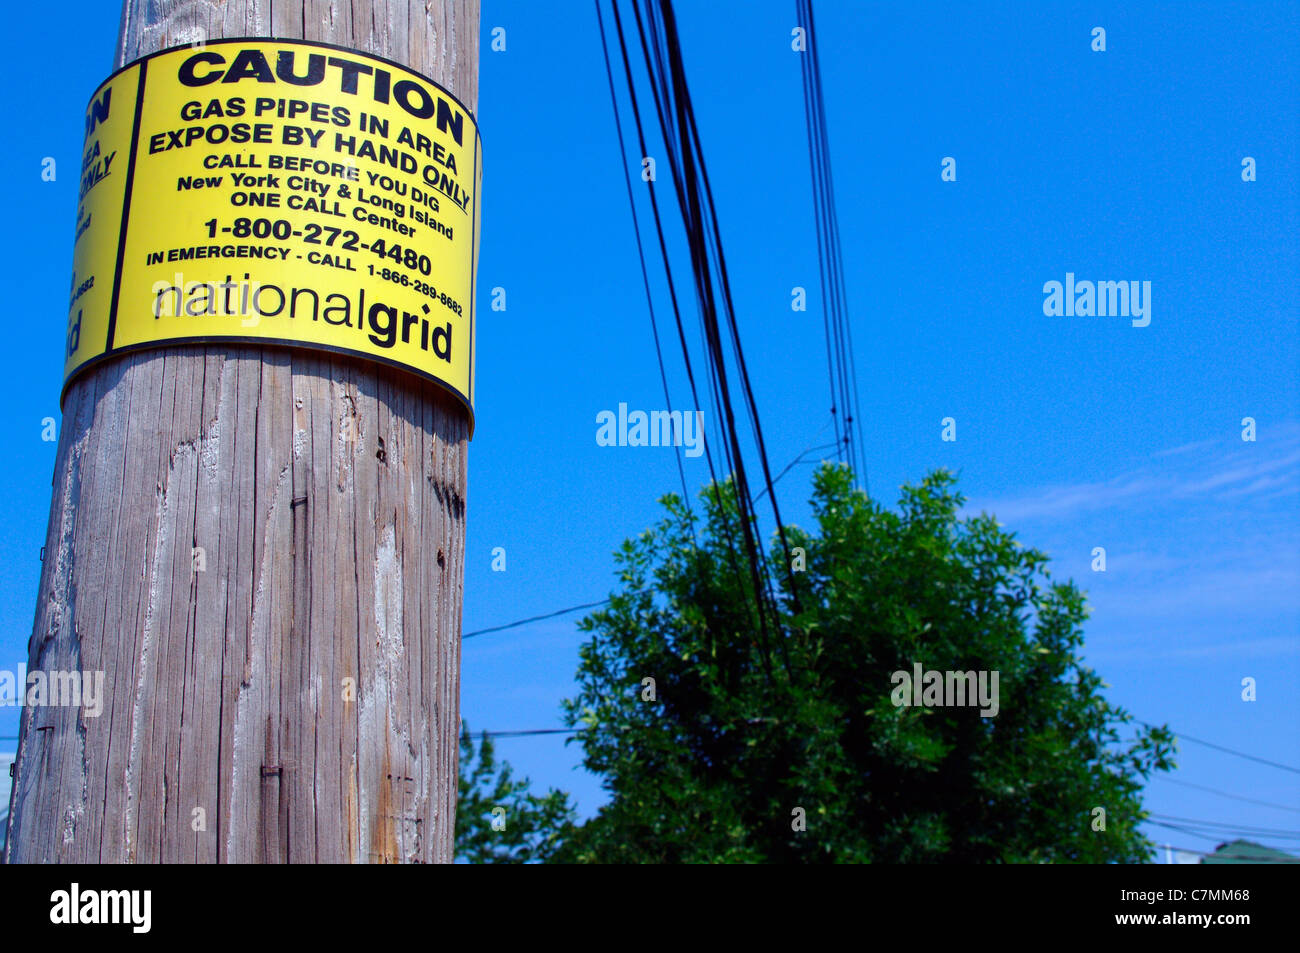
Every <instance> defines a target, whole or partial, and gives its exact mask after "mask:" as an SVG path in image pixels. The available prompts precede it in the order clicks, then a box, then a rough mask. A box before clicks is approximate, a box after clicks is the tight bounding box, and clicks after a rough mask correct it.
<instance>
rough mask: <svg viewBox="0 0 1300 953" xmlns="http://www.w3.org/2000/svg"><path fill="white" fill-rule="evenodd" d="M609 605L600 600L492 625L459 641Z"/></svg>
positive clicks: (605, 600)
mask: <svg viewBox="0 0 1300 953" xmlns="http://www.w3.org/2000/svg"><path fill="white" fill-rule="evenodd" d="M608 603H609V600H608V599H601V600H600V601H599V602H585V603H583V604H582V605H580V606H569V607H568V608H566V609H556V610H555V611H554V612H548V613H546V614H545V615H534V616H529V617H528V618H527V619H519V620H518V621H516V622H507V623H506V624H505V625H494V626H491V627H490V628H486V629H475V630H474V631H473V632H466V633H465V634H464V635H462V636H461V637H460V638H461V641H462V642H463V641H464V640H465V639H472V638H474V636H476V635H487V634H488V633H489V632H504V631H505V630H506V629H517V628H519V626H521V625H527V624H528V623H530V622H541V621H542V620H544V619H554V618H555V617H556V616H559V615H567V614H569V613H570V612H577V611H578V610H579V609H594V608H596V607H597V606H603V605H606V604H608Z"/></svg>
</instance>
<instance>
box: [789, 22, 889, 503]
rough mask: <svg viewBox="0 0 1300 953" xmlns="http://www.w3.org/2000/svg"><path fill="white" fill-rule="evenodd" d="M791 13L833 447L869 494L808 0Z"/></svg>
mask: <svg viewBox="0 0 1300 953" xmlns="http://www.w3.org/2000/svg"><path fill="white" fill-rule="evenodd" d="M795 17H796V22H798V23H801V24H803V25H804V27H805V38H806V40H807V43H806V46H805V49H804V51H803V55H802V56H801V57H800V58H799V69H800V73H801V74H802V77H803V95H804V111H805V116H806V120H807V122H806V125H807V131H808V158H809V168H810V170H811V172H812V194H813V213H814V214H813V217H814V220H815V223H816V230H817V267H818V275H819V277H820V280H821V293H822V297H821V305H822V325H823V328H824V330H825V334H826V363H827V374H828V376H829V378H830V390H831V417H832V419H834V420H835V421H836V440H837V441H842V445H841V446H839V448H838V451H839V457H840V459H841V460H843V459H844V458H845V457H847V458H848V464H849V466H850V467H851V468H852V469H853V473H854V479H855V481H856V480H858V479H861V480H862V481H863V486H864V489H865V490H866V492H867V493H868V495H870V487H869V485H868V483H867V479H866V448H865V447H864V446H863V440H862V421H861V413H860V410H859V398H858V372H857V364H856V360H855V357H854V352H853V328H852V325H851V323H850V321H849V313H848V292H847V289H846V287H845V282H844V254H843V251H842V249H841V246H840V225H839V215H838V213H837V212H836V206H835V179H834V175H833V174H832V171H831V157H830V137H829V135H828V134H827V124H826V102H825V96H824V94H823V92H822V79H821V60H820V55H819V51H818V47H819V42H818V41H819V39H820V38H819V36H818V35H817V30H816V25H815V23H814V19H813V9H812V0H796V2H795ZM837 412H843V415H844V416H843V421H842V423H841V421H840V420H839V418H838V417H837V416H836V415H837ZM855 422H856V424H857V426H856V428H855V426H854V424H855ZM855 430H856V434H855Z"/></svg>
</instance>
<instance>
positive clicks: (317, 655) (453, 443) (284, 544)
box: [7, 0, 479, 863]
mask: <svg viewBox="0 0 1300 953" xmlns="http://www.w3.org/2000/svg"><path fill="white" fill-rule="evenodd" d="M478 35H479V12H478V0H349V2H341V0H274V2H273V0H126V2H125V3H124V8H123V13H122V23H121V36H120V40H119V43H118V52H117V65H118V66H121V65H124V64H127V63H130V62H132V61H134V60H136V59H137V58H139V57H141V56H144V55H146V54H149V53H151V52H154V51H156V50H159V49H165V48H168V47H173V46H177V45H182V44H189V43H193V42H196V41H205V40H207V41H211V40H216V39H219V38H222V37H276V38H298V39H307V40H314V41H320V42H325V43H331V44H336V45H338V46H341V47H347V48H351V49H356V50H359V51H362V52H365V53H371V54H374V55H377V56H382V57H385V58H387V59H390V60H393V61H396V62H398V63H401V64H404V65H406V66H408V67H409V68H410V69H412V70H415V71H417V72H419V73H422V74H424V75H425V76H428V77H429V78H430V79H432V80H434V81H435V82H437V83H438V84H440V85H441V86H443V87H445V88H446V89H447V90H449V91H450V92H451V93H453V94H454V95H455V96H457V97H458V98H459V99H460V100H461V101H462V102H463V103H465V104H467V105H468V107H469V108H470V109H474V108H475V107H476V103H477V93H478V89H477V76H478ZM468 431H469V422H468V417H467V414H466V411H465V409H464V407H463V406H462V405H461V404H459V403H458V402H457V401H456V400H455V399H453V398H452V397H451V396H449V395H448V394H447V393H446V392H445V391H444V390H442V389H440V388H439V387H437V386H436V385H434V384H432V383H426V382H424V381H422V380H421V379H419V378H417V377H414V376H412V375H410V374H407V373H404V372H403V371H401V370H398V369H391V368H387V367H384V366H381V365H379V364H375V363H370V362H368V361H364V360H361V359H354V358H350V357H344V356H332V355H330V354H326V353H321V352H313V351H309V350H300V349H296V348H287V347H272V346H266V347H260V346H256V345H248V344H230V345H217V344H204V345H194V346H166V347H160V348H156V349H151V350H142V351H135V352H132V353H129V354H126V355H124V356H121V357H118V358H116V359H114V360H109V361H107V362H106V363H102V364H99V365H98V366H96V367H94V368H92V369H90V370H88V371H86V372H84V373H82V374H81V375H80V376H79V377H77V378H76V380H75V381H74V383H73V384H72V386H71V388H70V389H69V391H68V393H67V396H66V400H65V402H64V406H63V426H62V433H61V434H60V436H59V444H58V456H57V462H56V464H55V472H54V481H53V484H54V492H53V501H52V503H51V507H50V521H49V529H48V533H47V536H46V547H45V556H44V560H45V561H44V566H43V569H42V573H41V585H40V593H39V596H38V602H37V608H36V620H35V626H34V629H33V634H32V638H31V642H30V645H29V659H30V660H29V668H30V669H47V670H48V669H60V670H76V671H103V672H104V673H105V678H104V700H103V711H102V713H101V714H100V715H99V716H98V717H87V715H86V712H85V711H84V709H77V708H60V707H44V708H40V707H27V708H24V709H23V713H22V719H21V729H20V730H21V736H20V743H19V751H18V760H17V773H16V776H15V778H14V782H13V784H14V793H13V800H12V818H11V828H10V836H9V846H8V857H7V859H8V860H9V861H11V862H56V861H57V862H73V863H85V862H90V863H96V862H98V863H115V862H158V861H160V862H200V863H212V862H286V861H296V862H421V861H423V862H429V861H434V862H448V861H450V860H451V858H452V848H453V831H454V826H455V825H454V818H455V809H456V779H457V738H458V734H459V731H460V711H459V691H460V632H461V596H462V586H463V578H464V544H465V499H466V450H467V438H468ZM349 686H352V689H351V692H349Z"/></svg>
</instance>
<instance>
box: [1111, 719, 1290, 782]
mask: <svg viewBox="0 0 1300 953" xmlns="http://www.w3.org/2000/svg"><path fill="white" fill-rule="evenodd" d="M1137 723H1138V724H1139V725H1144V726H1146V727H1147V728H1157V727H1159V726H1158V725H1153V724H1151V723H1150V722H1147V721H1142V720H1141V719H1140V718H1139V719H1137ZM1174 734H1175V735H1176V736H1178V737H1179V738H1182V739H1183V740H1185V741H1190V742H1192V743H1193V744H1198V745H1204V746H1205V747H1207V748H1213V749H1215V750H1216V751H1223V752H1225V753H1227V754H1232V755H1236V756H1237V757H1238V758H1245V759H1247V760H1248V761H1257V762H1259V763H1260V764H1266V765H1268V766H1269V767H1270V768H1280V769H1281V770H1283V771H1290V772H1291V773H1292V774H1300V768H1296V767H1292V766H1291V765H1289V764H1281V763H1280V762H1277V761H1269V760H1268V759H1267V758H1259V757H1256V756H1255V755H1253V754H1246V752H1244V751H1238V750H1237V749H1235V748H1228V747H1225V746H1224V745H1217V744H1215V743H1214V742H1213V741H1203V740H1201V739H1200V738H1193V737H1192V736H1191V735H1185V734H1183V733H1182V732H1181V731H1178V730H1176V729H1175V730H1174Z"/></svg>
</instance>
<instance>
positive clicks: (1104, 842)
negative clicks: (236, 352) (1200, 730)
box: [553, 466, 1172, 863]
mask: <svg viewBox="0 0 1300 953" xmlns="http://www.w3.org/2000/svg"><path fill="white" fill-rule="evenodd" d="M955 483H956V480H955V477H954V476H953V475H952V474H950V473H948V472H947V471H942V470H941V471H938V472H935V473H933V474H931V475H930V476H928V477H927V478H926V479H924V480H923V481H922V482H921V483H920V484H919V485H916V486H907V487H904V488H903V489H902V494H901V499H900V501H899V506H898V508H897V510H896V511H895V510H891V509H888V508H885V507H883V506H880V505H878V504H876V503H874V502H873V501H869V500H868V499H867V498H866V496H865V495H864V494H863V493H861V492H860V491H857V490H854V489H853V485H852V475H851V473H850V472H849V471H848V470H847V469H846V468H843V467H837V466H824V467H822V468H821V469H820V470H819V472H818V473H817V475H816V477H815V480H814V493H813V498H812V505H813V511H814V516H815V520H816V524H817V532H816V533H815V534H813V533H809V532H805V531H803V530H800V529H798V528H796V527H788V528H787V531H786V536H787V541H788V544H789V546H790V548H791V551H790V552H785V551H782V550H780V549H779V548H776V547H775V546H774V548H773V549H772V551H771V553H770V557H769V567H770V569H769V573H770V581H771V586H772V588H773V590H774V592H775V602H776V606H775V612H776V614H777V616H778V618H777V620H776V623H775V625H774V626H769V627H768V629H767V632H768V634H767V635H766V636H765V635H764V631H763V629H762V628H761V627H760V626H759V625H758V623H757V616H756V609H755V608H754V607H755V605H756V599H755V594H754V591H753V586H752V583H751V575H750V573H749V572H748V570H747V569H746V568H745V567H744V564H743V562H742V561H741V560H743V554H742V553H740V552H738V551H737V550H738V546H739V544H738V543H736V542H735V541H736V540H738V539H739V538H740V534H739V529H740V524H739V519H740V517H739V516H738V513H737V508H736V505H735V491H734V487H733V486H732V484H731V483H730V482H726V483H723V484H721V485H719V486H713V487H709V488H706V490H705V491H704V492H703V493H702V494H701V497H700V499H701V503H702V505H703V514H702V515H701V516H696V517H694V518H693V517H692V516H690V515H689V514H688V511H687V509H686V508H685V507H684V505H683V503H682V501H681V500H680V499H679V498H677V497H675V496H668V497H665V498H664V499H663V500H662V503H663V504H664V506H665V507H666V510H667V516H666V517H665V518H664V519H663V520H662V521H661V522H660V523H659V524H658V525H657V526H656V527H655V528H654V529H652V530H647V531H646V532H644V533H642V534H641V535H640V536H639V537H637V538H636V539H632V540H628V541H627V542H625V543H624V545H623V546H622V548H621V549H620V550H619V551H618V552H617V553H616V561H617V563H618V566H619V580H620V583H621V587H622V588H621V591H619V592H617V593H616V594H615V595H614V596H613V597H612V599H611V601H610V603H609V605H608V607H607V608H605V609H602V610H600V611H597V612H595V613H593V614H592V615H590V616H589V617H587V618H586V619H584V620H583V622H582V623H581V627H582V628H583V629H584V631H586V632H589V633H590V640H589V641H588V642H587V643H586V644H585V645H584V646H583V648H582V650H581V662H580V667H579V671H578V685H579V691H578V694H577V696H576V697H575V698H573V699H571V700H569V701H567V702H565V704H564V707H565V717H566V719H567V723H568V724H569V725H570V726H571V727H578V728H583V729H586V730H585V731H583V733H582V734H581V736H580V737H581V743H582V745H583V747H584V752H585V757H584V762H585V764H586V766H587V768H588V769H589V770H591V771H593V772H594V773H596V774H597V775H599V776H601V777H602V779H603V783H604V786H605V788H606V790H607V791H608V793H609V795H610V801H609V803H608V804H607V805H606V806H604V807H603V808H601V810H600V811H599V812H598V814H597V815H595V816H594V817H593V818H591V819H590V820H588V821H587V822H586V823H585V824H583V825H582V826H581V827H578V828H574V829H572V830H570V831H569V832H568V834H567V836H565V837H564V838H563V840H564V844H563V847H562V848H561V849H560V850H558V851H556V852H555V854H554V855H553V859H556V860H561V861H586V862H669V863H675V862H719V861H723V862H725V861H747V862H816V861H828V862H866V861H871V862H879V863H896V862H956V863H971V862H1127V863H1131V862H1140V861H1145V860H1148V859H1149V857H1150V853H1151V849H1152V845H1151V843H1150V842H1149V841H1148V840H1147V839H1146V838H1145V837H1143V835H1142V834H1141V833H1140V831H1139V830H1138V823H1139V822H1140V821H1141V819H1142V818H1143V817H1144V816H1145V815H1144V814H1143V811H1142V803H1141V789H1142V784H1143V782H1144V780H1145V779H1146V778H1147V777H1148V776H1149V775H1150V773H1151V772H1152V771H1155V770H1168V769H1169V768H1170V767H1172V763H1171V761H1170V758H1171V754H1172V736H1171V734H1170V732H1169V731H1168V730H1167V728H1163V727H1162V728H1156V729H1150V730H1137V729H1136V727H1135V726H1134V725H1133V723H1132V717H1131V716H1130V715H1129V714H1128V713H1127V712H1125V711H1124V710H1123V709H1121V708H1119V707H1117V706H1115V705H1112V704H1110V703H1108V702H1107V701H1106V700H1105V698H1104V697H1103V696H1102V689H1103V688H1104V687H1105V686H1104V685H1103V683H1102V681H1101V679H1100V678H1099V677H1098V676H1097V674H1096V673H1095V672H1094V671H1092V670H1091V669H1090V668H1088V667H1086V666H1084V665H1083V664H1082V662H1081V660H1080V655H1079V653H1080V650H1081V646H1082V641H1083V634H1082V626H1083V622H1084V619H1085V618H1086V616H1087V614H1088V609H1087V608H1086V605H1085V600H1084V596H1083V594H1082V593H1081V592H1080V591H1079V589H1077V588H1076V587H1075V586H1074V585H1073V583H1071V582H1059V581H1054V580H1053V579H1052V577H1051V575H1050V573H1049V571H1048V557H1047V556H1046V555H1045V554H1044V553H1042V552H1039V551H1038V550H1035V549H1030V548H1025V547H1023V546H1022V545H1021V544H1020V543H1019V542H1018V541H1017V540H1016V539H1015V537H1014V535H1013V534H1011V533H1008V532H1004V531H1003V530H1002V529H1001V528H1000V527H999V525H998V524H997V522H996V521H995V520H994V519H993V518H992V517H991V516H988V515H978V516H965V515H962V513H961V509H962V505H963V503H964V500H963V498H962V497H961V496H960V495H959V494H958V493H957V492H956V490H955ZM697 536H698V537H699V538H698V540H697V538H696V537H697ZM733 545H734V546H735V547H736V549H733ZM800 550H801V551H802V554H803V558H804V560H806V566H804V567H803V571H791V567H792V566H797V565H798V564H797V563H796V560H797V559H798V557H799V551H800ZM917 662H919V663H921V664H922V665H923V666H924V668H925V669H927V670H934V669H937V670H954V671H971V670H973V671H985V672H993V671H996V672H998V673H999V697H1000V707H999V710H998V712H997V714H996V716H994V717H981V714H980V712H979V710H978V709H977V708H975V707H955V706H954V707H922V706H917V707H905V706H898V705H895V704H894V702H893V701H892V700H891V691H892V690H893V688H894V686H895V684H896V683H895V682H894V681H893V679H892V676H893V673H895V672H898V671H906V672H908V673H911V672H912V670H913V664H914V663H917ZM647 678H651V679H654V683H653V686H654V700H647V698H648V696H649V694H650V693H649V690H648V689H649V684H650V683H646V682H644V681H643V680H644V679H647ZM1122 734H1123V735H1124V737H1121V735H1122ZM1096 808H1102V809H1104V811H1105V829H1104V830H1096V829H1094V828H1095V827H1096V826H1097V823H1098V821H1097V819H1098V818H1099V816H1100V815H1098V814H1097V813H1096V812H1095V809H1096ZM801 814H802V816H803V819H804V820H803V823H804V824H805V825H806V829H804V830H798V829H796V828H798V827H799V819H800V815H801Z"/></svg>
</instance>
